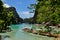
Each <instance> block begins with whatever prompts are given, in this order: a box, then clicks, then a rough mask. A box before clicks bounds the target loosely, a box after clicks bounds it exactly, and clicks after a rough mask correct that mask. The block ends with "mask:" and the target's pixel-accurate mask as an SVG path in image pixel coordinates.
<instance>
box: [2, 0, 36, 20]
mask: <svg viewBox="0 0 60 40" xmlns="http://www.w3.org/2000/svg"><path fill="white" fill-rule="evenodd" d="M3 2H4V3H5V6H7V7H10V6H13V7H15V8H16V11H17V12H18V14H19V16H20V17H21V18H23V19H24V18H30V17H33V15H34V13H29V11H30V10H29V9H28V8H27V7H28V6H30V4H34V3H35V0H3Z"/></svg>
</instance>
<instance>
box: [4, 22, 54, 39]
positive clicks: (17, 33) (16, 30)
mask: <svg viewBox="0 0 60 40" xmlns="http://www.w3.org/2000/svg"><path fill="white" fill-rule="evenodd" d="M25 26H27V27H31V26H34V25H31V24H25V23H23V24H16V25H11V29H12V30H13V31H11V32H8V33H6V34H5V35H9V36H10V37H6V38H4V39H3V40H54V38H52V37H47V36H42V35H34V34H31V33H26V32H23V31H21V30H22V28H23V27H25Z"/></svg>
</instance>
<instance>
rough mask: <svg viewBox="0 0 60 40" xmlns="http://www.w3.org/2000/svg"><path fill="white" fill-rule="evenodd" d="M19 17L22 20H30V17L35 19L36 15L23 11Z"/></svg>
mask: <svg viewBox="0 0 60 40" xmlns="http://www.w3.org/2000/svg"><path fill="white" fill-rule="evenodd" d="M19 15H20V17H22V18H30V17H33V15H34V13H29V11H23V12H20V14H19Z"/></svg>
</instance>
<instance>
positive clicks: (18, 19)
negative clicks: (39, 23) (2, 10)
mask: <svg viewBox="0 0 60 40" xmlns="http://www.w3.org/2000/svg"><path fill="white" fill-rule="evenodd" d="M7 9H8V10H9V11H11V12H13V15H14V16H13V24H15V23H22V21H23V19H22V18H20V17H19V15H18V13H17V11H16V9H15V8H14V7H9V8H7Z"/></svg>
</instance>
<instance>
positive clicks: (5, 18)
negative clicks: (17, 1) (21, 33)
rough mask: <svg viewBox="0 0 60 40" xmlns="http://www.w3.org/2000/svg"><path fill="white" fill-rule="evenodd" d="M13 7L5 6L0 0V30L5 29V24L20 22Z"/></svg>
mask: <svg viewBox="0 0 60 40" xmlns="http://www.w3.org/2000/svg"><path fill="white" fill-rule="evenodd" d="M21 20H22V19H21V18H19V15H18V14H17V12H16V10H15V8H14V7H10V8H6V7H5V6H3V2H2V1H1V0H0V31H1V30H6V29H7V26H10V25H11V24H16V23H19V22H21Z"/></svg>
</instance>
